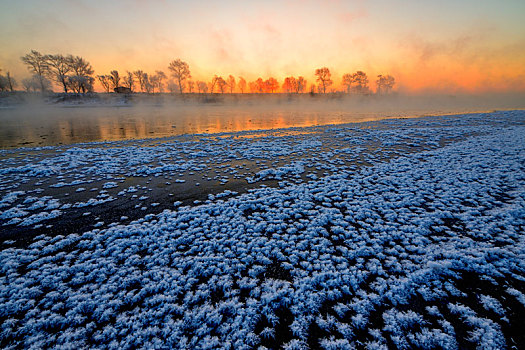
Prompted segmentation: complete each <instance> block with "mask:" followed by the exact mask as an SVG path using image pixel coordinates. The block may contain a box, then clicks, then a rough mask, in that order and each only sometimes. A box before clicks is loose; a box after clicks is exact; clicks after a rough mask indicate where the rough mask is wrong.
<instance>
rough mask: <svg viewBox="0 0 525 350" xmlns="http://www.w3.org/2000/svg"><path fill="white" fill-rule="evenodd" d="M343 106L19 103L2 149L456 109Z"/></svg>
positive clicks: (4, 112) (0, 138) (4, 113)
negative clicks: (387, 108)
mask: <svg viewBox="0 0 525 350" xmlns="http://www.w3.org/2000/svg"><path fill="white" fill-rule="evenodd" d="M451 112H452V111H445V110H435V109H434V110H421V109H420V110H401V109H389V110H377V111H370V110H366V111H365V110H363V111H359V110H349V109H347V108H343V107H340V106H337V105H336V106H328V107H327V106H320V107H319V108H312V107H308V108H301V107H300V106H275V105H274V106H266V107H265V106H224V105H212V106H202V105H201V106H180V107H174V106H170V107H166V106H142V107H141V106H138V107H137V106H135V107H127V106H119V107H96V106H95V107H86V106H79V107H51V106H48V105H41V106H32V107H29V106H18V107H15V108H2V109H0V148H13V147H34V146H49V145H59V144H73V143H80V142H92V141H116V140H130V139H141V138H152V137H166V136H175V135H181V134H200V133H219V132H235V131H244V130H259V129H278V128H287V127H304V126H314V125H326V124H341V123H350V122H363V121H370V120H378V119H384V118H395V117H415V116H421V115H429V114H443V113H451Z"/></svg>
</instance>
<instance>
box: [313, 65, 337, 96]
mask: <svg viewBox="0 0 525 350" xmlns="http://www.w3.org/2000/svg"><path fill="white" fill-rule="evenodd" d="M315 75H316V76H317V82H319V83H320V87H321V88H322V89H323V94H326V88H327V87H329V86H330V85H332V83H333V82H332V79H331V77H332V74H331V73H330V69H328V68H327V67H323V68H319V69H316V70H315Z"/></svg>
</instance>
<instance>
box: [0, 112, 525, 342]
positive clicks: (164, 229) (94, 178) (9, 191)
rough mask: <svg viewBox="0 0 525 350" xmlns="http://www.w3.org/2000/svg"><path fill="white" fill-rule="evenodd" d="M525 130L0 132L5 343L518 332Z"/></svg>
mask: <svg viewBox="0 0 525 350" xmlns="http://www.w3.org/2000/svg"><path fill="white" fill-rule="evenodd" d="M523 135H525V112H523V111H512V112H499V113H492V114H477V115H465V116H447V117H431V118H420V119H406V120H383V121H378V122H373V123H367V124H363V125H360V126H357V125H338V126H323V127H311V128H306V129H301V128H295V129H292V130H288V132H286V131H284V134H282V131H280V133H275V132H269V133H268V134H264V135H257V136H253V135H250V133H249V132H245V133H239V134H237V136H242V137H235V136H232V137H217V136H206V137H199V138H198V139H195V138H193V137H185V138H184V137H182V138H179V139H176V140H170V139H166V140H153V141H152V140H144V141H128V142H118V143H102V144H98V145H96V146H94V145H88V144H86V145H78V146H76V147H50V148H45V149H36V150H34V151H31V150H25V151H20V152H23V153H24V154H17V153H16V152H15V151H3V153H2V157H3V158H2V160H1V162H2V169H1V170H0V175H1V176H2V177H3V179H4V180H3V182H2V187H1V194H2V199H1V202H0V205H2V209H1V210H2V215H4V217H3V218H2V220H3V221H2V223H7V222H11V223H10V224H9V225H6V226H2V230H3V233H2V235H3V237H4V242H3V246H2V248H3V250H2V251H1V252H0V266H2V274H1V275H0V306H1V307H0V309H2V310H4V311H3V314H2V315H1V317H3V318H2V319H3V320H4V322H2V333H1V334H2V338H1V344H2V346H3V347H5V346H7V345H9V344H19V345H22V346H23V345H25V346H29V345H33V346H37V347H38V346H43V347H48V346H54V345H60V344H69V345H72V346H77V347H101V346H110V347H126V346H139V347H142V346H143V347H154V348H158V347H173V348H184V347H190V348H196V347H200V348H220V347H228V346H229V345H232V346H233V347H234V348H253V347H255V348H256V347H257V346H259V345H261V346H266V347H267V348H273V347H274V346H276V345H285V346H286V347H288V348H304V347H305V346H307V345H308V346H310V348H315V347H319V346H321V347H323V348H327V349H330V348H337V347H339V348H341V347H342V348H344V347H349V346H354V347H358V348H359V347H362V348H371V349H380V348H384V347H385V346H388V347H400V348H401V347H407V346H408V347H414V346H419V347H421V348H435V347H442V348H457V347H464V346H470V345H472V344H480V345H485V346H488V347H491V346H492V347H498V348H505V347H511V346H513V345H515V344H523V342H524V341H525V338H524V336H523V334H522V333H521V332H520V330H519V328H520V326H521V323H520V322H521V321H522V320H523V317H524V315H525V294H524V293H525V258H524V256H523V251H525V236H524V234H523V228H524V227H525V169H524V164H525V137H524V136H523ZM248 136H249V137H248ZM208 179H209V180H208ZM130 181H136V182H135V183H133V184H132V185H131V184H130ZM183 181H184V182H183ZM197 182H198V183H199V185H198V186H197V185H196V183H197ZM167 183H169V184H167ZM221 183H222V184H221ZM37 184H38V185H37ZM262 185H266V186H262ZM24 186H25V187H24ZM229 186H232V187H229ZM247 186H250V188H247ZM26 188H27V189H26ZM38 188H40V189H41V190H38ZM81 188H84V189H85V190H80V191H78V190H79V189H81ZM90 188H97V190H96V191H93V192H90V191H89V190H90ZM196 188H198V191H199V192H201V193H202V195H203V197H204V198H203V199H202V200H201V202H197V203H195V202H193V201H192V198H193V197H192V195H191V194H190V195H189V197H188V198H189V199H187V200H186V201H185V202H183V203H178V202H179V198H177V196H178V195H180V194H181V193H185V192H184V191H186V190H187V189H196ZM203 188H204V189H203ZM35 190H37V191H35ZM30 191H33V192H30ZM66 191H67V193H69V195H68V196H65V193H66ZM190 192H191V191H190ZM162 193H164V194H165V196H166V197H165V198H162V200H160V199H159V198H160V197H159V195H160V194H162ZM169 193H171V194H172V196H169ZM134 196H135V197H134ZM144 197H147V198H144ZM91 199H92V201H91V202H90V200H91ZM166 201H169V202H168V203H166ZM173 202H175V203H176V204H177V206H176V207H175V206H174V205H173ZM35 203H36V205H35ZM126 203H128V209H127V210H131V208H133V209H137V210H135V211H134V212H135V213H136V216H135V217H133V218H130V217H128V218H126V219H122V218H121V219H122V220H117V221H116V222H115V223H114V224H112V223H110V222H107V220H100V221H97V220H96V219H95V220H93V219H91V218H90V219H86V222H90V223H89V225H86V227H85V229H84V231H74V232H76V234H73V232H71V231H70V232H67V230H66V231H65V232H63V233H62V234H61V235H59V232H55V233H54V234H50V235H46V233H47V232H51V233H52V232H53V230H54V229H53V227H54V226H55V225H60V224H61V223H63V222H67V221H71V220H72V219H71V218H74V219H73V220H79V218H81V216H83V214H80V213H81V212H89V211H94V210H95V208H100V215H101V216H102V215H103V214H102V213H104V212H108V211H111V210H114V208H112V205H115V206H120V205H124V206H125V204H126ZM144 203H145V204H144ZM156 203H158V204H156ZM68 204H70V207H67V205H68ZM117 204H118V205H117ZM136 205H139V207H137V208H135V207H134V206H136ZM31 206H34V208H33V209H30V208H31ZM64 206H66V207H64ZM144 206H145V207H146V209H145V210H142V207H144ZM75 207H76V208H77V211H75V209H74V208H75ZM6 213H9V214H8V215H7V216H8V217H5V216H6V215H5V214H6ZM43 213H47V214H43ZM53 213H54V214H53ZM45 215H51V216H53V215H58V216H57V217H56V218H50V219H49V220H42V221H35V220H40V219H42V218H44V219H45ZM74 215H81V216H79V217H75V216H74ZM124 216H125V215H124ZM109 217H111V216H109ZM112 219H115V218H114V217H113V218H112ZM102 221H104V222H102ZM98 222H102V224H100V225H98ZM34 225H42V226H40V227H38V228H37V229H36V230H35V231H33V232H34V233H33V237H34V235H35V234H38V235H39V236H38V237H36V238H35V239H34V241H33V242H31V239H32V238H31V237H32V236H31V234H30V233H29V231H31V230H33V229H31V230H29V229H27V231H23V230H25V227H32V226H34ZM46 225H53V226H51V227H46ZM95 225H98V226H97V227H95ZM9 230H13V232H26V233H24V234H25V235H26V236H25V237H26V239H25V240H22V241H17V239H16V237H9V239H7V236H9V234H10V233H9V232H8V231H9ZM17 230H18V231H17ZM5 239H7V240H5Z"/></svg>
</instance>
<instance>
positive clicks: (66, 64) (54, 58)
mask: <svg viewBox="0 0 525 350" xmlns="http://www.w3.org/2000/svg"><path fill="white" fill-rule="evenodd" d="M46 60H47V64H48V67H49V72H50V74H51V76H52V77H53V78H54V79H55V81H56V82H57V83H58V84H61V85H62V88H63V89H64V92H65V93H66V94H67V90H68V85H67V80H68V76H67V74H68V73H69V72H71V62H70V60H71V58H70V57H64V56H63V55H60V54H57V55H46Z"/></svg>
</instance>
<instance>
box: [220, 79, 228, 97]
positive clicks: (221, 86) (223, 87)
mask: <svg viewBox="0 0 525 350" xmlns="http://www.w3.org/2000/svg"><path fill="white" fill-rule="evenodd" d="M217 86H218V87H219V90H220V92H221V94H224V90H225V89H226V86H228V83H227V82H226V80H224V79H223V77H218V78H217Z"/></svg>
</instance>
